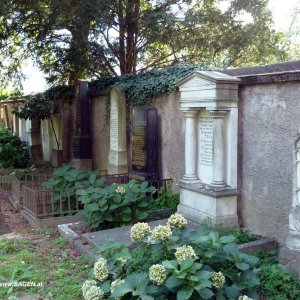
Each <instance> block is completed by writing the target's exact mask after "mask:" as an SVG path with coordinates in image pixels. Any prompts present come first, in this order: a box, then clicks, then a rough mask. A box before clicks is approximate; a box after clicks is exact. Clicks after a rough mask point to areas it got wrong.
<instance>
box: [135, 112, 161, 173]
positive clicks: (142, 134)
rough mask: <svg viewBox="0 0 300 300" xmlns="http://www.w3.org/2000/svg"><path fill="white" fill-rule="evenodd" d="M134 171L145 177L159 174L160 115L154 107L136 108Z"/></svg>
mask: <svg viewBox="0 0 300 300" xmlns="http://www.w3.org/2000/svg"><path fill="white" fill-rule="evenodd" d="M132 134H133V136H132V160H131V163H132V171H133V172H137V173H141V174H143V176H145V178H146V177H147V175H149V176H157V175H158V117H157V110H156V108H154V107H139V108H135V109H134V113H133V130H132Z"/></svg>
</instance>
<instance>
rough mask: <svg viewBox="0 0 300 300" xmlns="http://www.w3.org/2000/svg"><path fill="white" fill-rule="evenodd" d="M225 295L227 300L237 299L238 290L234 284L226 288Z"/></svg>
mask: <svg viewBox="0 0 300 300" xmlns="http://www.w3.org/2000/svg"><path fill="white" fill-rule="evenodd" d="M225 293H226V296H227V297H228V298H229V299H237V298H238V295H239V293H238V290H237V288H236V286H235V285H234V284H233V285H232V286H226V287H225Z"/></svg>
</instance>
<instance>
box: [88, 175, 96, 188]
mask: <svg viewBox="0 0 300 300" xmlns="http://www.w3.org/2000/svg"><path fill="white" fill-rule="evenodd" d="M96 178H97V176H96V174H95V173H92V174H91V175H90V177H89V182H90V183H91V184H92V185H93V184H94V183H95V182H96Z"/></svg>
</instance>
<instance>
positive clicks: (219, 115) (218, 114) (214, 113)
mask: <svg viewBox="0 0 300 300" xmlns="http://www.w3.org/2000/svg"><path fill="white" fill-rule="evenodd" d="M208 112H209V114H210V115H211V117H212V118H215V119H223V118H225V116H226V115H227V113H228V111H227V110H209V111H208Z"/></svg>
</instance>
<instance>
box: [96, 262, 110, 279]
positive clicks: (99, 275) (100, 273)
mask: <svg viewBox="0 0 300 300" xmlns="http://www.w3.org/2000/svg"><path fill="white" fill-rule="evenodd" d="M94 276H95V278H96V279H98V280H100V281H104V280H106V279H107V277H108V267H107V261H106V259H104V258H100V259H99V260H98V261H97V262H96V263H95V264H94Z"/></svg>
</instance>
